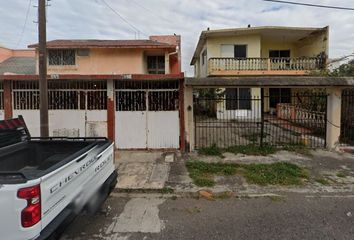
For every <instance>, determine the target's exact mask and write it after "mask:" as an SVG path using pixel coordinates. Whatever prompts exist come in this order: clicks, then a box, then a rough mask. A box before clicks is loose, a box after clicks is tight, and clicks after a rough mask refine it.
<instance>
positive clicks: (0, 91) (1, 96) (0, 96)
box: [0, 81, 4, 110]
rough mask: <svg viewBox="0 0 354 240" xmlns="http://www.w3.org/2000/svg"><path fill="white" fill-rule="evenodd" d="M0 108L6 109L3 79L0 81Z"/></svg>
mask: <svg viewBox="0 0 354 240" xmlns="http://www.w3.org/2000/svg"><path fill="white" fill-rule="evenodd" d="M0 110H4V87H3V82H2V81H0Z"/></svg>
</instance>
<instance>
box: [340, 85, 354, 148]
mask: <svg viewBox="0 0 354 240" xmlns="http://www.w3.org/2000/svg"><path fill="white" fill-rule="evenodd" d="M341 122H342V123H341V135H340V141H341V143H344V144H350V145H353V144H354V89H346V90H344V91H343V93H342V116H341Z"/></svg>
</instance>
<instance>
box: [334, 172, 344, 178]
mask: <svg viewBox="0 0 354 240" xmlns="http://www.w3.org/2000/svg"><path fill="white" fill-rule="evenodd" d="M336 176H337V177H339V178H345V177H346V175H345V174H344V173H343V172H338V173H337V174H336Z"/></svg>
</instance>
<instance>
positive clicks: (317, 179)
mask: <svg viewBox="0 0 354 240" xmlns="http://www.w3.org/2000/svg"><path fill="white" fill-rule="evenodd" d="M315 181H316V182H318V183H320V184H322V185H329V182H328V180H327V179H325V178H316V179H315Z"/></svg>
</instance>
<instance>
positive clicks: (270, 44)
mask: <svg viewBox="0 0 354 240" xmlns="http://www.w3.org/2000/svg"><path fill="white" fill-rule="evenodd" d="M261 48H262V53H261V57H262V58H269V50H290V57H297V56H298V53H297V46H296V45H295V44H294V43H291V42H281V41H270V40H264V41H262V44H261Z"/></svg>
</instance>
